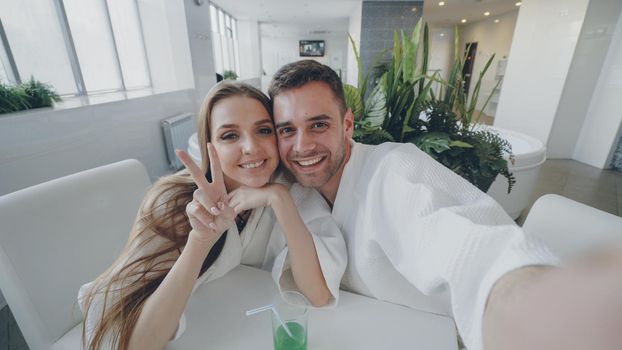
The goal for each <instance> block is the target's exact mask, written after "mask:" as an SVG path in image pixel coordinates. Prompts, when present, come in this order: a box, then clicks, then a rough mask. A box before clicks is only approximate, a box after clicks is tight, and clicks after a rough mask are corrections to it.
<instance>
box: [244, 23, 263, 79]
mask: <svg viewBox="0 0 622 350" xmlns="http://www.w3.org/2000/svg"><path fill="white" fill-rule="evenodd" d="M260 44H261V41H260V40H259V23H257V21H253V20H238V48H239V54H240V79H252V78H259V77H261V75H262V74H261V46H260Z"/></svg>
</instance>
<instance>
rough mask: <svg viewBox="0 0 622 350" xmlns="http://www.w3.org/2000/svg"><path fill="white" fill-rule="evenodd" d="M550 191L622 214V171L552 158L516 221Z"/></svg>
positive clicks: (524, 215)
mask: <svg viewBox="0 0 622 350" xmlns="http://www.w3.org/2000/svg"><path fill="white" fill-rule="evenodd" d="M547 193H555V194H559V195H562V196H564V197H567V198H570V199H573V200H575V201H577V202H581V203H583V204H587V205H589V206H591V207H594V208H597V209H600V210H603V211H606V212H608V213H611V214H614V215H618V216H622V173H619V172H617V171H613V170H601V169H598V168H594V167H592V166H589V165H586V164H583V163H580V162H577V161H574V160H567V159H549V160H547V161H546V162H544V164H543V165H542V169H541V170H540V176H539V177H538V182H537V183H536V187H535V188H534V192H533V194H532V196H531V201H530V204H529V207H527V209H526V210H525V211H523V213H522V214H521V216H520V217H519V218H518V220H516V221H517V223H518V224H519V225H521V224H522V223H523V221H524V219H525V217H526V215H527V213H528V212H529V209H530V208H531V206H532V205H533V203H534V202H535V201H536V199H538V198H539V197H540V196H542V195H545V194H547Z"/></svg>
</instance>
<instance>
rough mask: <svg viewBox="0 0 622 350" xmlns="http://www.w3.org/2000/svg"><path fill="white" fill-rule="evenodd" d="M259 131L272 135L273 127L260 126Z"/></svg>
mask: <svg viewBox="0 0 622 350" xmlns="http://www.w3.org/2000/svg"><path fill="white" fill-rule="evenodd" d="M259 133H260V134H263V135H272V128H260V129H259Z"/></svg>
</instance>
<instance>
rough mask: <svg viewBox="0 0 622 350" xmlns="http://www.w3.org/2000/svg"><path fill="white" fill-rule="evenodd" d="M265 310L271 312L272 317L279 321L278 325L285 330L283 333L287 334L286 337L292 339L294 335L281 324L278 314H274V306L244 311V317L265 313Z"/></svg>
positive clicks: (269, 305)
mask: <svg viewBox="0 0 622 350" xmlns="http://www.w3.org/2000/svg"><path fill="white" fill-rule="evenodd" d="M267 310H272V313H273V314H274V316H275V317H276V319H277V320H278V321H279V323H280V324H281V326H283V329H285V333H287V335H288V336H289V337H290V338H293V337H294V335H293V334H292V332H291V331H290V330H289V327H287V325H286V324H285V322H283V319H282V318H281V315H279V313H278V312H276V308H274V304H268V305H266V306H262V307H258V308H256V309H252V310H248V311H246V316H250V315H254V314H256V313H260V312H262V311H267Z"/></svg>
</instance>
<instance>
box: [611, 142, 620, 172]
mask: <svg viewBox="0 0 622 350" xmlns="http://www.w3.org/2000/svg"><path fill="white" fill-rule="evenodd" d="M611 167H612V168H613V169H615V170H617V171H622V138H620V140H619V141H618V147H617V148H616V152H615V153H614V154H613V159H612V160H611Z"/></svg>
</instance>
